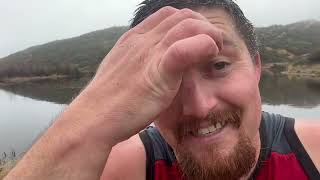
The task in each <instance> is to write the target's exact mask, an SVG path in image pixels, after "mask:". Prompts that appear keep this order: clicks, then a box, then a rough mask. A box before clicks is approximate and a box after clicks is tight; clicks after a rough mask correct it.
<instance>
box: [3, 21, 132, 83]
mask: <svg viewBox="0 0 320 180" xmlns="http://www.w3.org/2000/svg"><path fill="white" fill-rule="evenodd" d="M126 30H127V27H111V28H108V29H104V30H99V31H94V32H91V33H88V34H84V35H82V36H79V37H75V38H70V39H65V40H58V41H54V42H50V43H47V44H43V45H39V46H34V47H31V48H28V49H26V50H24V51H20V52H17V53H14V54H12V55H9V56H7V57H5V58H2V59H0V77H1V72H3V71H5V70H8V69H9V71H11V72H12V71H20V73H21V71H28V70H29V71H30V74H33V73H34V72H38V73H40V74H41V72H39V71H62V72H61V73H62V74H63V73H65V72H63V69H69V70H70V68H73V69H75V68H76V69H77V70H79V71H81V72H94V71H95V70H96V68H97V66H98V64H99V63H100V61H101V60H102V59H103V57H104V56H105V55H106V54H107V53H108V52H109V51H110V49H111V48H112V47H113V45H114V43H115V42H116V41H117V39H118V38H119V37H120V36H121V35H122V34H123V33H124V32H125V31H126ZM65 71H66V70H65ZM25 74H27V72H25ZM49 74H50V73H49ZM58 74H59V73H58Z"/></svg>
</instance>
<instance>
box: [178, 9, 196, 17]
mask: <svg viewBox="0 0 320 180" xmlns="http://www.w3.org/2000/svg"><path fill="white" fill-rule="evenodd" d="M180 13H181V14H182V15H183V16H185V17H192V16H194V13H195V12H194V11H192V10H191V9H188V8H184V9H181V10H180Z"/></svg>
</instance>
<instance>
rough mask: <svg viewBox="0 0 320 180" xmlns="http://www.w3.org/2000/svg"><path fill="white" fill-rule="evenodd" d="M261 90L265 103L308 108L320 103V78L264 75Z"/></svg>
mask: <svg viewBox="0 0 320 180" xmlns="http://www.w3.org/2000/svg"><path fill="white" fill-rule="evenodd" d="M260 91H261V96H262V101H263V102H264V103H265V104H270V105H290V106H295V107H307V108H312V107H316V106H319V105H320V80H303V79H288V77H285V76H281V77H276V76H267V75H263V76H262V77H261V82H260Z"/></svg>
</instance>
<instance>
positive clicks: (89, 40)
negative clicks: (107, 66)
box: [0, 20, 320, 79]
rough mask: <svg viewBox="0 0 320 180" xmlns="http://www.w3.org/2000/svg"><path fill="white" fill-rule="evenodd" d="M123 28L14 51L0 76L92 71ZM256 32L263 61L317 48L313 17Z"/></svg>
mask: <svg viewBox="0 0 320 180" xmlns="http://www.w3.org/2000/svg"><path fill="white" fill-rule="evenodd" d="M126 30H127V27H125V26H123V27H111V28H108V29H104V30H99V31H95V32H91V33H88V34H84V35H82V36H79V37H75V38H70V39H65V40H59V41H54V42H50V43H47V44H43V45H39V46H34V47H31V48H28V49H26V50H24V51H20V52H17V53H14V54H12V55H9V56H7V57H5V58H2V59H0V79H1V78H4V77H6V78H7V77H9V78H10V77H24V76H48V75H52V74H62V75H70V74H71V75H74V74H75V75H78V74H79V73H93V72H95V70H96V68H97V66H98V65H99V63H100V62H101V60H102V59H103V57H104V56H105V55H106V54H107V53H108V52H109V51H110V49H111V48H112V47H113V45H114V43H115V42H116V40H117V39H118V38H119V37H120V36H121V35H122V34H123V33H124V32H125V31H126ZM257 35H258V39H259V42H260V44H261V47H260V50H261V53H262V60H263V63H270V62H271V63H277V62H280V63H283V62H296V61H302V60H304V61H305V60H306V59H308V57H309V56H310V54H311V53H312V52H314V51H315V50H316V49H319V48H320V22H319V21H315V20H309V21H303V22H297V23H294V24H289V25H274V26H270V27H263V28H257Z"/></svg>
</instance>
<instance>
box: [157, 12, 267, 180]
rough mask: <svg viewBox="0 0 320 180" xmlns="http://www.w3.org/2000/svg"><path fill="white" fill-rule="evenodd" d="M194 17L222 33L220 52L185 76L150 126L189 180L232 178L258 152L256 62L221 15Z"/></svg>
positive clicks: (248, 165) (249, 164)
mask: <svg viewBox="0 0 320 180" xmlns="http://www.w3.org/2000/svg"><path fill="white" fill-rule="evenodd" d="M198 12H200V13H201V14H202V15H203V16H205V17H206V18H207V19H208V20H209V21H210V22H211V23H212V26H213V27H215V28H218V29H219V30H221V31H222V32H223V34H224V35H223V36H224V37H223V38H224V46H223V49H222V51H221V52H220V53H219V56H217V57H214V58H212V59H211V60H209V61H205V62H203V63H202V64H199V65H198V66H194V67H192V68H191V69H189V70H188V71H187V72H186V73H185V74H184V77H183V82H182V85H181V88H180V90H179V92H178V94H177V96H176V98H175V100H174V101H173V103H172V104H171V106H170V107H169V108H168V109H167V110H166V111H165V112H163V113H161V114H160V116H159V117H158V118H157V120H156V121H155V124H156V126H157V127H158V128H159V130H160V132H161V134H162V135H163V137H164V138H165V139H166V141H167V142H168V143H169V144H170V145H171V147H172V148H173V149H174V151H175V154H176V156H177V160H178V162H179V164H180V166H181V169H182V171H188V172H184V173H186V175H188V176H189V177H190V179H191V178H192V176H197V179H201V178H209V177H211V178H219V177H220V176H223V177H224V179H225V178H227V177H229V179H230V178H232V179H233V178H235V176H243V175H244V174H247V173H248V171H250V169H251V168H252V166H253V165H254V164H253V163H254V161H255V160H256V157H257V153H256V152H257V151H258V150H259V148H260V139H259V131H258V129H259V124H260V118H261V99H260V93H259V88H258V84H259V79H260V59H259V57H256V59H255V61H256V62H257V63H256V65H255V64H254V63H253V61H252V58H251V57H250V54H249V52H248V50H247V48H246V45H245V43H244V41H243V40H242V38H240V36H239V34H238V33H237V31H236V29H235V27H234V26H233V24H234V23H233V21H232V19H231V18H230V16H229V15H228V14H227V13H226V12H225V11H223V10H221V9H200V10H198ZM239 168H240V169H239ZM241 168H243V170H241ZM236 169H239V171H238V172H239V173H236V172H235V173H234V174H232V172H233V171H236ZM230 173H231V174H230ZM227 174H230V176H228V175H227ZM220 178H222V177H220Z"/></svg>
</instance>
